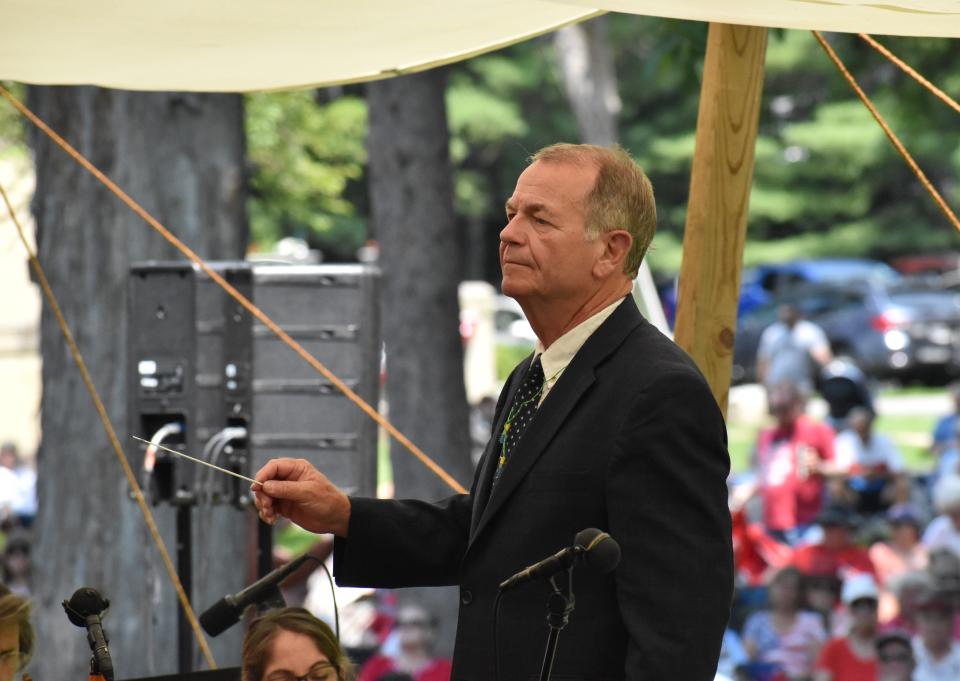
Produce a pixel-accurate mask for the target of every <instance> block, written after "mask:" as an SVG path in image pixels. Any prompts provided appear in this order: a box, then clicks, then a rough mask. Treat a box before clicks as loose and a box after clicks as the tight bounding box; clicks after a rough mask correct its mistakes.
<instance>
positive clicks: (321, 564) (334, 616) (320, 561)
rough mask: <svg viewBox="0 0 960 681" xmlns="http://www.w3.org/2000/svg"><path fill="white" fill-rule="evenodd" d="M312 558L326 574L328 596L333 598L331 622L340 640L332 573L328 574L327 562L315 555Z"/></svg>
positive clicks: (337, 609) (335, 591) (338, 615)
mask: <svg viewBox="0 0 960 681" xmlns="http://www.w3.org/2000/svg"><path fill="white" fill-rule="evenodd" d="M310 557H311V558H312V559H313V560H315V561H317V562H318V563H319V564H320V567H322V568H323V572H324V574H326V575H327V583H328V584H329V585H330V598H332V599H333V623H334V625H335V626H334V631H335V632H336V634H337V640H338V641H339V640H340V609H339V608H338V607H337V588H336V586H334V583H333V575H331V574H330V570H328V569H327V564H326V563H325V562H324V561H322V560H320V559H319V558H317V557H316V556H310Z"/></svg>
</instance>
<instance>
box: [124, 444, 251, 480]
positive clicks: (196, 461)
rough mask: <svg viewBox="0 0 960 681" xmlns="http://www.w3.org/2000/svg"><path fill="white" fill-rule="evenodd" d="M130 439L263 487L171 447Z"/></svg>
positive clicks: (242, 476) (243, 476) (244, 476)
mask: <svg viewBox="0 0 960 681" xmlns="http://www.w3.org/2000/svg"><path fill="white" fill-rule="evenodd" d="M130 437H132V438H133V439H134V440H139V441H140V442H145V443H146V444H148V445H150V446H151V447H156V448H157V449H162V450H163V451H165V452H170V453H171V454H176V455H177V456H182V457H183V458H184V459H190V461H193V462H194V463H200V464H203V465H204V466H210V468H213V469H214V470H218V471H220V472H221V473H226V474H227V475H232V476H233V477H235V478H240V479H241V480H246V481H247V482H252V483H253V484H254V485H262V483H260V482H258V481H257V480H254V479H253V478H248V477H247V476H246V475H240V474H239V473H236V472H234V471H231V470H228V469H226V468H220V466H215V465H214V464H212V463H210V462H209V461H204V460H203V459H195V458H194V457H192V456H190V455H189V454H184V453H183V452H178V451H177V450H176V449H170V448H169V447H164V446H163V445H158V444H157V443H155V442H150V440H144V439H143V438H142V437H137V436H136V435H131V436H130Z"/></svg>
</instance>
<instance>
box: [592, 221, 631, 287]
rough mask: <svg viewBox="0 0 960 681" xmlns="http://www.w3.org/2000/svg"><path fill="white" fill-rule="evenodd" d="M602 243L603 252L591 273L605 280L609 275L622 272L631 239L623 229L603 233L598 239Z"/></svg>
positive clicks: (628, 233)
mask: <svg viewBox="0 0 960 681" xmlns="http://www.w3.org/2000/svg"><path fill="white" fill-rule="evenodd" d="M599 238H600V239H601V240H602V241H603V252H602V253H601V254H600V258H599V259H598V260H597V262H596V263H595V264H594V266H593V273H594V275H596V276H597V277H598V278H600V279H606V278H607V277H608V276H610V274H611V273H615V272H623V263H624V261H626V259H627V254H629V253H630V246H632V245H633V237H632V236H630V232H628V231H627V230H625V229H614V230H611V231H609V232H603V233H601V234H600V237H599Z"/></svg>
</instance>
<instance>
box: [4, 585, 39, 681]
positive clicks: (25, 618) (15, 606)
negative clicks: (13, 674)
mask: <svg viewBox="0 0 960 681" xmlns="http://www.w3.org/2000/svg"><path fill="white" fill-rule="evenodd" d="M0 623H2V624H7V623H16V625H17V629H18V631H19V646H18V650H19V651H20V661H19V665H18V667H17V670H18V671H19V670H21V669H23V668H24V667H26V666H27V663H28V662H30V657H31V656H32V655H33V625H31V624H30V601H28V600H27V599H26V598H24V597H23V596H19V595H17V594H15V593H11V592H10V589H8V588H7V587H5V586H4V585H3V584H0Z"/></svg>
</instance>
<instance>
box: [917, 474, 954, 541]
mask: <svg viewBox="0 0 960 681" xmlns="http://www.w3.org/2000/svg"><path fill="white" fill-rule="evenodd" d="M933 503H934V506H936V508H937V511H939V512H940V515H938V516H937V517H936V518H934V519H933V520H932V521H930V524H929V525H927V529H926V530H925V531H924V533H923V544H924V546H926V547H927V548H928V549H930V550H931V551H932V550H933V549H938V548H946V549H949V550H950V551H951V552H952V553H953V554H954V555H956V556H960V476H957V475H950V476H947V477H944V478H941V479H940V481H939V482H937V485H936V487H935V488H934V490H933Z"/></svg>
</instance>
